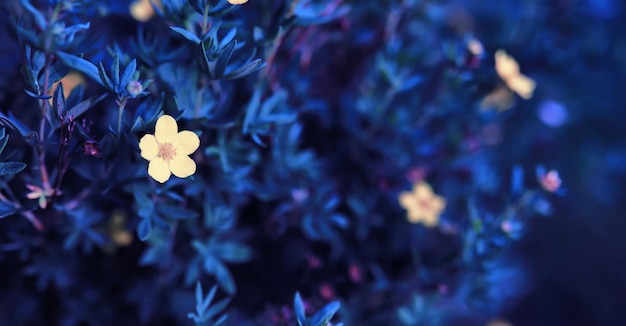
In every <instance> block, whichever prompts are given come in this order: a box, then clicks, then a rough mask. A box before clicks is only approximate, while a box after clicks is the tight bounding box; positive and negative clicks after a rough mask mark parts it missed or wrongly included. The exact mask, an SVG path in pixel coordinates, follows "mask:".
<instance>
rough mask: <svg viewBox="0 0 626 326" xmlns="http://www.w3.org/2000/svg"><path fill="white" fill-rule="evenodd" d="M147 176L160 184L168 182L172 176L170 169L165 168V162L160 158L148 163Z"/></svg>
mask: <svg viewBox="0 0 626 326" xmlns="http://www.w3.org/2000/svg"><path fill="white" fill-rule="evenodd" d="M148 174H149V175H150V176H151V177H152V178H153V179H154V180H156V181H158V182H160V183H164V182H165V181H167V180H169V178H170V175H172V173H171V172H170V168H169V167H168V166H167V162H166V161H165V160H164V159H162V158H160V157H157V158H155V159H153V160H152V161H150V163H149V164H148Z"/></svg>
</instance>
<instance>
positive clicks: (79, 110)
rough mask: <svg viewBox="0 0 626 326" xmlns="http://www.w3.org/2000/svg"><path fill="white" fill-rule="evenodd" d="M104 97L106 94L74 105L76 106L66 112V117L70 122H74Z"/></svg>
mask: <svg viewBox="0 0 626 326" xmlns="http://www.w3.org/2000/svg"><path fill="white" fill-rule="evenodd" d="M106 96H107V94H102V95H100V96H98V97H92V98H89V99H87V100H84V101H82V102H80V103H78V104H76V106H74V107H73V108H71V109H70V110H69V111H68V112H67V117H68V118H69V119H71V120H75V119H76V118H78V117H79V116H80V115H81V114H83V113H85V112H86V111H87V110H89V109H90V108H92V107H93V106H94V105H96V103H98V102H100V101H102V99H104V98H105V97H106Z"/></svg>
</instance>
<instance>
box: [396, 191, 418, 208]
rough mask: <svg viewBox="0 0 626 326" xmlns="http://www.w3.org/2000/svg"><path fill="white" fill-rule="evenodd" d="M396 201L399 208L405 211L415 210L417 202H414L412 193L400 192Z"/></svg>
mask: <svg viewBox="0 0 626 326" xmlns="http://www.w3.org/2000/svg"><path fill="white" fill-rule="evenodd" d="M398 200H399V201H400V206H402V208H404V209H406V210H409V211H411V210H415V208H416V207H417V200H415V197H414V196H413V193H410V192H407V191H405V192H402V193H400V197H399V198H398Z"/></svg>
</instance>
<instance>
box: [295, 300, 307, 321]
mask: <svg viewBox="0 0 626 326" xmlns="http://www.w3.org/2000/svg"><path fill="white" fill-rule="evenodd" d="M293 310H294V312H295V313H296V318H297V319H298V324H300V325H303V324H304V322H305V321H306V315H305V313H304V303H302V297H301V296H300V292H296V295H295V296H294V298H293Z"/></svg>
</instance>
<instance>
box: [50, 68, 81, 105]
mask: <svg viewBox="0 0 626 326" xmlns="http://www.w3.org/2000/svg"><path fill="white" fill-rule="evenodd" d="M60 83H62V84H63V96H65V98H68V97H69V96H70V94H71V93H72V90H73V89H74V88H76V87H77V86H78V85H83V86H84V85H85V77H84V76H83V74H81V73H80V72H78V71H71V72H70V73H69V74H67V75H65V77H63V78H61V80H59V81H58V82H56V83H54V84H52V87H50V91H49V92H48V95H50V96H53V95H54V92H55V91H56V89H57V87H59V84H60ZM50 103H52V99H50Z"/></svg>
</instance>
